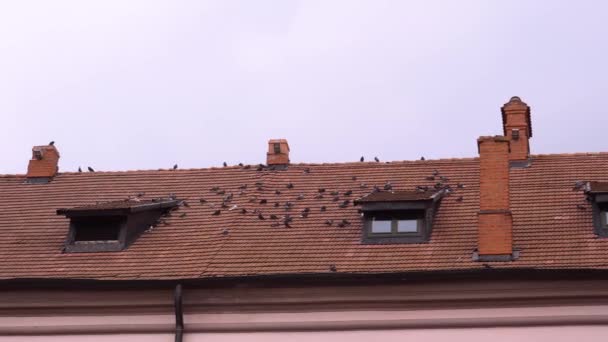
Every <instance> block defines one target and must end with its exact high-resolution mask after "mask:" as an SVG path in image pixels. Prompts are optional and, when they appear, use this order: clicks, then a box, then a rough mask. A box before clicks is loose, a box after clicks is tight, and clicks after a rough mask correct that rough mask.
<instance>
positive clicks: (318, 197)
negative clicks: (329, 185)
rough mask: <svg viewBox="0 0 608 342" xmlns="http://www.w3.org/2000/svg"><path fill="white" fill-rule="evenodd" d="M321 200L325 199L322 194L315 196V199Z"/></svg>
mask: <svg viewBox="0 0 608 342" xmlns="http://www.w3.org/2000/svg"><path fill="white" fill-rule="evenodd" d="M321 198H323V195H322V194H316V195H315V199H321Z"/></svg>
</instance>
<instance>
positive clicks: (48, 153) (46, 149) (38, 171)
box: [26, 145, 59, 183]
mask: <svg viewBox="0 0 608 342" xmlns="http://www.w3.org/2000/svg"><path fill="white" fill-rule="evenodd" d="M58 171H59V151H58V150H57V148H56V147H55V146H53V145H42V146H34V147H33V148H32V159H31V160H30V161H29V164H28V166H27V175H26V177H27V179H28V181H29V182H31V183H47V182H48V181H50V180H51V179H52V178H53V177H55V175H57V172H58Z"/></svg>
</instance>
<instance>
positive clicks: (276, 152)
mask: <svg viewBox="0 0 608 342" xmlns="http://www.w3.org/2000/svg"><path fill="white" fill-rule="evenodd" d="M266 164H268V165H272V166H287V165H288V164H289V144H288V143H287V140H286V139H270V140H269V141H268V153H266Z"/></svg>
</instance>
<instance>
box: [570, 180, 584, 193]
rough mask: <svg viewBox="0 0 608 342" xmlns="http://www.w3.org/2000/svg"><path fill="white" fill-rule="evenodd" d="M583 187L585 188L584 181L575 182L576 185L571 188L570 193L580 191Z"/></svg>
mask: <svg viewBox="0 0 608 342" xmlns="http://www.w3.org/2000/svg"><path fill="white" fill-rule="evenodd" d="M584 186H585V182H584V181H576V183H574V187H573V188H572V191H578V190H581V189H582V188H583V187H584Z"/></svg>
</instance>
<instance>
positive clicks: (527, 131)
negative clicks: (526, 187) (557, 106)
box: [502, 96, 532, 166]
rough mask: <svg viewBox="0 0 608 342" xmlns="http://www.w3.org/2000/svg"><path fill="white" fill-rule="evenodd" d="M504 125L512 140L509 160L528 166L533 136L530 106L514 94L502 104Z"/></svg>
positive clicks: (506, 135)
mask: <svg viewBox="0 0 608 342" xmlns="http://www.w3.org/2000/svg"><path fill="white" fill-rule="evenodd" d="M502 126H503V130H504V136H505V137H507V138H509V141H510V142H511V153H510V154H509V160H510V161H511V162H512V163H511V164H512V166H517V165H520V166H527V165H528V164H529V160H528V157H529V156H530V138H532V122H531V121H530V107H528V105H527V104H526V103H525V102H523V101H522V100H521V99H520V98H519V97H517V96H513V97H512V98H511V100H509V102H507V103H505V104H504V106H502Z"/></svg>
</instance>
